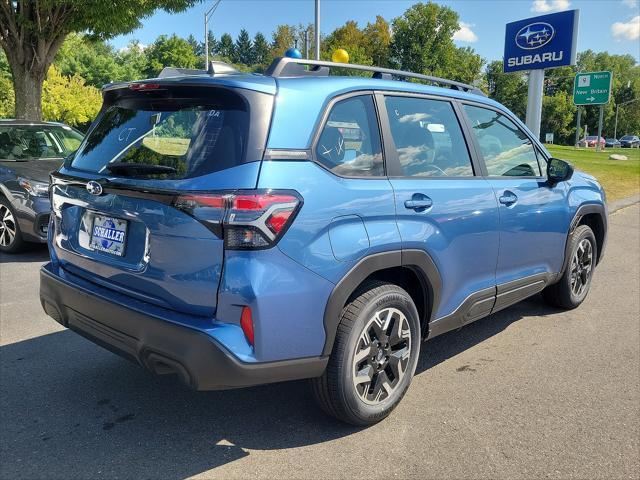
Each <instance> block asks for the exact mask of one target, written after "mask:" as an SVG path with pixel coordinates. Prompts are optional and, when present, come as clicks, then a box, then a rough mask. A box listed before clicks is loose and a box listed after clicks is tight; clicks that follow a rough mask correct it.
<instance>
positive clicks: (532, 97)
mask: <svg viewBox="0 0 640 480" xmlns="http://www.w3.org/2000/svg"><path fill="white" fill-rule="evenodd" d="M578 17H579V11H578V10H568V11H565V12H558V13H552V14H549V15H541V16H539V17H534V18H527V19H525V20H518V21H517V22H511V23H508V24H507V26H506V31H505V41H504V62H503V65H504V67H503V70H504V72H505V73H508V72H517V71H523V70H529V71H530V73H529V95H528V98H527V118H526V124H527V126H528V127H529V129H530V130H531V131H532V132H533V133H534V134H535V136H536V137H537V138H540V120H541V117H542V96H543V90H544V70H545V69H546V68H555V67H562V66H566V65H575V63H576V46H577V37H578Z"/></svg>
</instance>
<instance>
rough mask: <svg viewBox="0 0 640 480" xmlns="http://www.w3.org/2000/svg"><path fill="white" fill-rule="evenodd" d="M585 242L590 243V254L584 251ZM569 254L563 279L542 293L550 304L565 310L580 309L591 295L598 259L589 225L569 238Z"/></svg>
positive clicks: (594, 239)
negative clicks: (586, 257)
mask: <svg viewBox="0 0 640 480" xmlns="http://www.w3.org/2000/svg"><path fill="white" fill-rule="evenodd" d="M585 242H588V243H589V247H588V248H590V250H589V252H586V251H585V250H584V247H585V245H586V243H585ZM579 250H580V251H579ZM568 252H569V253H568V255H569V259H568V263H567V267H566V269H565V271H564V274H563V275H562V278H560V281H559V282H557V283H555V284H553V285H550V286H548V287H547V288H545V289H544V290H543V291H542V296H543V297H544V299H545V300H546V302H547V303H548V304H550V305H552V306H554V307H560V308H564V309H572V308H576V307H578V306H579V305H580V304H581V303H582V302H583V301H584V299H585V298H587V294H588V293H589V288H590V286H591V279H592V278H593V272H594V269H595V266H596V259H597V258H598V246H597V243H596V237H595V235H594V234H593V231H592V230H591V228H589V227H588V226H587V225H580V226H578V227H577V228H576V229H575V230H574V231H573V233H572V234H571V237H570V238H569V249H568ZM581 252H582V254H581ZM587 253H588V256H589V264H588V271H585V268H586V267H587V265H586V260H585V259H583V258H582V257H584V256H585V255H586V254H587ZM576 262H577V263H576Z"/></svg>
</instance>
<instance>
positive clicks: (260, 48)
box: [253, 32, 270, 65]
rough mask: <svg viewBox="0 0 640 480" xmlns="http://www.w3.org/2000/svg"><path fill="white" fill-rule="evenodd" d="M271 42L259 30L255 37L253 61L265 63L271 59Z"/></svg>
mask: <svg viewBox="0 0 640 480" xmlns="http://www.w3.org/2000/svg"><path fill="white" fill-rule="evenodd" d="M269 52H270V48H269V43H268V42H267V39H266V38H265V36H264V35H263V34H262V33H260V32H258V33H256V36H255V37H254V39H253V63H256V64H259V65H264V64H266V63H267V62H268V61H269Z"/></svg>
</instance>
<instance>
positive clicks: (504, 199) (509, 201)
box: [498, 190, 518, 206]
mask: <svg viewBox="0 0 640 480" xmlns="http://www.w3.org/2000/svg"><path fill="white" fill-rule="evenodd" d="M498 201H499V202H500V203H501V204H503V205H507V206H509V205H513V204H514V203H516V202H517V201H518V196H517V195H516V194H515V193H513V192H510V191H509V190H507V191H506V192H504V193H503V194H502V196H501V197H500V198H499V199H498Z"/></svg>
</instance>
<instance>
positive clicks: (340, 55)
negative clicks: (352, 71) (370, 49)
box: [331, 48, 349, 63]
mask: <svg viewBox="0 0 640 480" xmlns="http://www.w3.org/2000/svg"><path fill="white" fill-rule="evenodd" d="M331 61H332V62H336V63H349V54H348V53H347V51H346V50H345V49H344V48H339V49H337V50H336V51H335V52H333V55H331Z"/></svg>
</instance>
